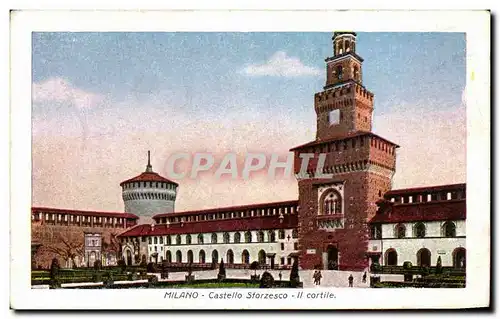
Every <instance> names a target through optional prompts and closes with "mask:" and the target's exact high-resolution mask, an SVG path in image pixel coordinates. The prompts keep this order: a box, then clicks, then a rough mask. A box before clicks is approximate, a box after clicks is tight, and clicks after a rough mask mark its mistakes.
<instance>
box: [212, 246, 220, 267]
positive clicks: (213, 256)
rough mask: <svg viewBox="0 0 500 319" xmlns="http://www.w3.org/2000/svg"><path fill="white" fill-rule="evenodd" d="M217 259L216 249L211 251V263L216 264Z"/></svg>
mask: <svg viewBox="0 0 500 319" xmlns="http://www.w3.org/2000/svg"><path fill="white" fill-rule="evenodd" d="M218 260H219V252H218V251H217V250H215V249H214V250H213V251H212V264H216V263H217V261H218Z"/></svg>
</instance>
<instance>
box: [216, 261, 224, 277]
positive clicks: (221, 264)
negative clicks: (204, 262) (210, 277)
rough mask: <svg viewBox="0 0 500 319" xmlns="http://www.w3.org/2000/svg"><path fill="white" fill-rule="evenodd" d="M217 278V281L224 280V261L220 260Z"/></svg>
mask: <svg viewBox="0 0 500 319" xmlns="http://www.w3.org/2000/svg"><path fill="white" fill-rule="evenodd" d="M217 278H219V279H225V278H226V268H225V267H224V259H221V260H220V264H219V274H218V275H217Z"/></svg>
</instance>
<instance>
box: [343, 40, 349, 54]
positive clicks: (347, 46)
mask: <svg viewBox="0 0 500 319" xmlns="http://www.w3.org/2000/svg"><path fill="white" fill-rule="evenodd" d="M344 48H345V52H349V50H350V48H349V41H347V40H345V41H344Z"/></svg>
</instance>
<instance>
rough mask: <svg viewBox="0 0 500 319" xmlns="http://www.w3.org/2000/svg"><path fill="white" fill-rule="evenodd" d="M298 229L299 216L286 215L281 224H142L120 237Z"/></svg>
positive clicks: (274, 219) (251, 220)
mask: <svg viewBox="0 0 500 319" xmlns="http://www.w3.org/2000/svg"><path fill="white" fill-rule="evenodd" d="M295 227H297V215H296V214H294V215H288V214H287V215H284V218H283V222H282V223H281V222H280V220H279V218H278V216H276V215H271V216H259V217H241V218H232V219H222V220H206V221H197V222H184V223H175V224H170V225H166V224H159V225H158V224H157V225H154V227H153V229H152V228H151V225H148V224H142V225H137V226H135V227H133V228H132V229H129V230H127V231H125V232H123V233H121V234H120V235H119V236H120V237H137V236H162V235H171V234H194V233H211V232H225V231H247V230H256V229H262V230H267V229H283V228H295Z"/></svg>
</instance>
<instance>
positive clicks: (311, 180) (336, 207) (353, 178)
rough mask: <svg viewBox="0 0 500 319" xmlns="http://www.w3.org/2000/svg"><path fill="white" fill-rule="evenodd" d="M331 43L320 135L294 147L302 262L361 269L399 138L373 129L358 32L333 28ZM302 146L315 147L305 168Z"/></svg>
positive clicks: (320, 99)
mask: <svg viewBox="0 0 500 319" xmlns="http://www.w3.org/2000/svg"><path fill="white" fill-rule="evenodd" d="M332 45H333V56H332V57H329V58H327V59H325V62H326V71H327V74H326V83H325V86H324V87H323V91H321V92H319V93H316V94H315V95H314V110H315V112H316V125H317V126H316V128H317V131H316V139H315V140H314V141H311V142H309V143H307V144H304V145H301V146H298V147H295V148H293V149H292V150H291V151H293V152H294V154H295V169H294V170H295V173H296V177H297V179H298V186H299V212H298V232H299V247H298V248H299V252H298V253H299V264H300V266H301V267H302V268H304V269H312V268H314V267H318V266H320V267H322V268H323V269H340V270H363V269H365V268H366V267H368V257H367V256H366V255H365V253H366V251H367V248H368V247H367V246H368V240H369V235H370V231H369V229H368V224H367V222H368V221H369V220H370V219H371V218H372V217H373V216H374V215H375V212H376V209H377V206H376V204H375V203H376V201H377V200H379V199H380V198H381V197H382V195H383V194H384V193H385V192H387V191H389V190H390V189H391V184H392V176H393V175H394V173H395V169H396V148H398V145H396V144H394V143H392V142H390V141H388V140H386V139H384V138H382V137H380V136H378V135H376V134H374V133H373V132H372V113H373V100H374V95H373V93H371V92H370V91H368V90H367V89H366V88H365V87H364V86H363V82H362V63H363V59H362V58H361V57H360V56H359V55H358V54H357V53H356V33H354V32H335V33H334V34H333V37H332ZM304 153H308V154H313V157H312V158H311V159H310V160H309V165H307V172H306V173H305V174H303V172H301V171H300V169H301V166H302V161H304V160H305V159H304V156H303V155H302V154H304ZM320 154H322V156H324V165H323V169H322V171H320V170H319V169H318V168H317V164H318V162H320V161H321V158H320ZM299 173H300V174H299Z"/></svg>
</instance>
